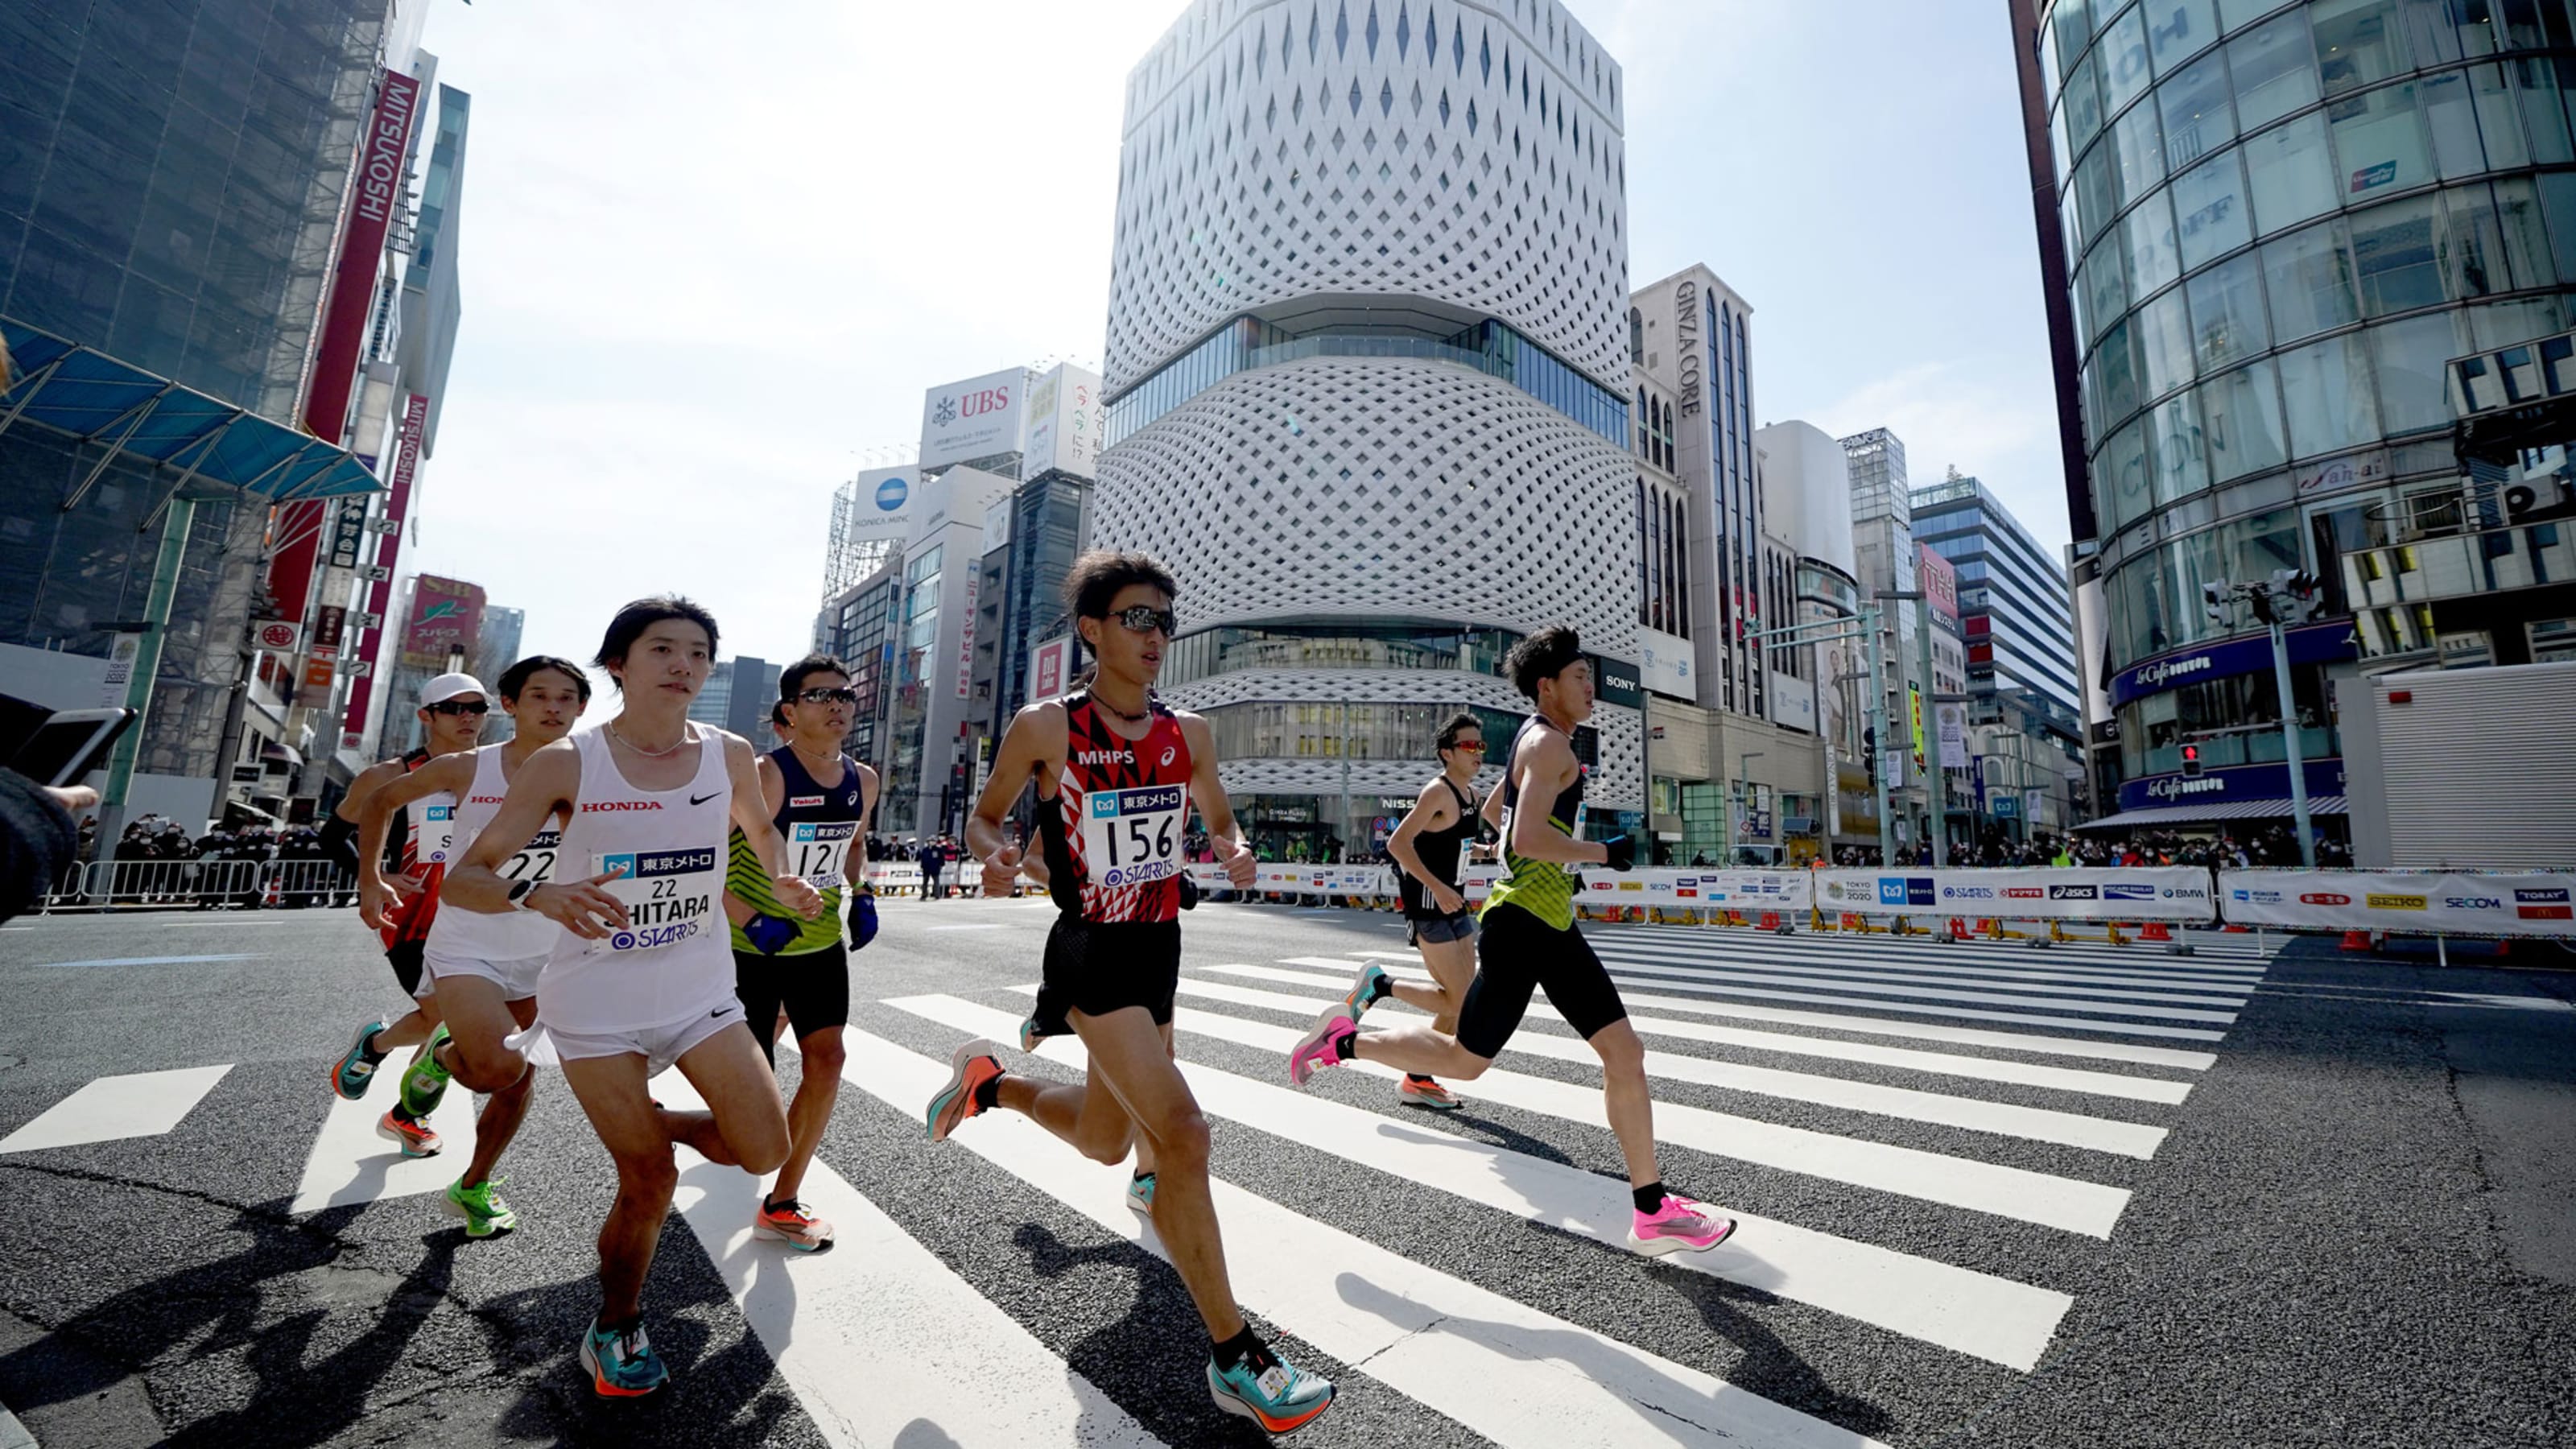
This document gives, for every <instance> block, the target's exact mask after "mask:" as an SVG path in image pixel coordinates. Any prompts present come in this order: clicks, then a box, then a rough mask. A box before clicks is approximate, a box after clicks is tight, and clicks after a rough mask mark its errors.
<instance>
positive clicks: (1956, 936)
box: [1950, 916, 1968, 941]
mask: <svg viewBox="0 0 2576 1449" xmlns="http://www.w3.org/2000/svg"><path fill="white" fill-rule="evenodd" d="M1950 939H1951V940H1953V941H1964V940H1966V939H1968V923H1967V922H1966V921H1963V920H1961V919H1959V918H1958V917H1957V916H1952V917H1951V918H1950Z"/></svg>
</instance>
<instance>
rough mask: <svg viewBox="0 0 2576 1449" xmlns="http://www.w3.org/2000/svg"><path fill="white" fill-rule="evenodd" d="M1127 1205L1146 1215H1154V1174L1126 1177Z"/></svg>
mask: <svg viewBox="0 0 2576 1449" xmlns="http://www.w3.org/2000/svg"><path fill="white" fill-rule="evenodd" d="M1127 1206H1128V1207H1130V1208H1132V1209H1134V1210H1135V1211H1137V1212H1139V1213H1142V1214H1144V1215H1145V1216H1146V1217H1149V1218H1150V1217H1152V1216H1153V1215H1154V1174H1152V1173H1150V1172H1149V1173H1146V1174H1144V1175H1143V1176H1141V1177H1131V1178H1129V1179H1127Z"/></svg>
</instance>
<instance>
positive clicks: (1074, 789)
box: [1037, 690, 1190, 922]
mask: <svg viewBox="0 0 2576 1449" xmlns="http://www.w3.org/2000/svg"><path fill="white" fill-rule="evenodd" d="M1147 708H1148V709H1149V710H1150V714H1149V716H1148V723H1147V725H1146V729H1145V734H1144V737H1143V738H1141V739H1132V740H1131V739H1128V738H1127V737H1125V736H1123V735H1120V734H1118V733H1117V732H1115V731H1114V730H1112V729H1111V728H1110V723H1111V720H1110V716H1109V712H1108V711H1107V710H1105V709H1102V708H1101V707H1099V705H1098V704H1096V703H1095V702H1094V701H1093V699H1092V697H1091V692H1090V691H1089V690H1080V691H1077V692H1075V693H1073V694H1069V695H1066V696H1065V697H1064V715H1065V749H1064V773H1063V775H1062V776H1061V777H1060V778H1059V779H1058V780H1057V781H1056V789H1055V794H1054V795H1053V796H1049V795H1048V794H1047V793H1046V792H1045V791H1043V790H1041V791H1040V792H1039V793H1038V812H1037V814H1038V835H1039V838H1040V843H1041V845H1042V847H1043V848H1044V850H1045V853H1046V865H1047V877H1048V886H1047V891H1048V894H1050V895H1052V896H1053V897H1054V898H1055V903H1056V906H1057V908H1058V909H1060V910H1063V911H1065V912H1067V913H1069V914H1072V915H1076V916H1079V917H1081V918H1082V919H1083V920H1085V921H1092V922H1111V921H1169V920H1175V919H1178V917H1179V915H1180V909H1181V889H1180V881H1181V869H1182V859H1181V838H1182V834H1183V832H1184V831H1185V830H1186V829H1187V827H1188V825H1189V812H1190V746H1189V741H1188V740H1187V739H1185V738H1183V737H1182V734H1181V723H1180V721H1179V719H1177V718H1175V717H1174V716H1173V714H1172V712H1171V710H1169V709H1168V708H1166V707H1164V706H1163V705H1162V704H1161V703H1160V702H1154V703H1150V704H1149V705H1148V706H1147Z"/></svg>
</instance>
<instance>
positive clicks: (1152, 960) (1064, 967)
mask: <svg viewBox="0 0 2576 1449" xmlns="http://www.w3.org/2000/svg"><path fill="white" fill-rule="evenodd" d="M1043 978H1044V979H1043V980H1042V981H1041V982H1040V984H1039V986H1038V1005H1037V1013H1036V1015H1037V1019H1038V1029H1039V1030H1040V1031H1042V1032H1044V1033H1045V1034H1046V1035H1048V1036H1065V1035H1069V1034H1070V1033H1071V1032H1072V1030H1073V1028H1072V1027H1071V1026H1070V1025H1069V1024H1068V1023H1067V1022H1066V1021H1065V1015H1064V1014H1065V1013H1066V1012H1068V1011H1079V1012H1081V1013H1082V1014H1083V1015H1085V1016H1106V1015H1108V1014H1109V1013H1110V1012H1113V1011H1116V1010H1119V1009H1120V1008H1122V1007H1128V1006H1141V1007H1143V1008H1145V1010H1146V1011H1147V1012H1148V1013H1149V1014H1151V1015H1152V1016H1153V1018H1154V1024H1155V1025H1156V1026H1169V1025H1170V1024H1171V1021H1172V996H1173V993H1174V992H1175V991H1177V990H1178V989H1179V987H1180V980H1181V923H1180V922H1178V921H1086V920H1083V919H1081V918H1080V917H1078V916H1070V915H1059V916H1057V917H1056V919H1055V926H1054V928H1053V929H1052V930H1050V931H1048V932H1047V942H1046V969H1045V971H1044V973H1043Z"/></svg>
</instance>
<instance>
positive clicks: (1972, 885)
mask: <svg viewBox="0 0 2576 1449" xmlns="http://www.w3.org/2000/svg"><path fill="white" fill-rule="evenodd" d="M1816 908H1817V909H1818V910H1822V911H1851V912H1855V913H1857V914H1860V915H1894V916H2000V917H2004V918H2007V919H2028V920H2059V921H2180V922H2184V923H2194V922H2197V923H2203V924H2206V923H2208V922H2212V921H2215V920H2216V919H2217V909H2216V903H2215V902H2214V901H2212V900H2211V898H2210V888H2209V872H2208V871H2206V870H2202V869H2199V868H2197V867H2191V866H2174V867H2170V868H2165V867H2157V868H2152V869H2148V868H2141V869H2135V870H2123V869H2116V868H2102V869H2082V868H2073V869H2066V870H1902V871H1878V870H1828V871H1819V872H1817V879H1816Z"/></svg>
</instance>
